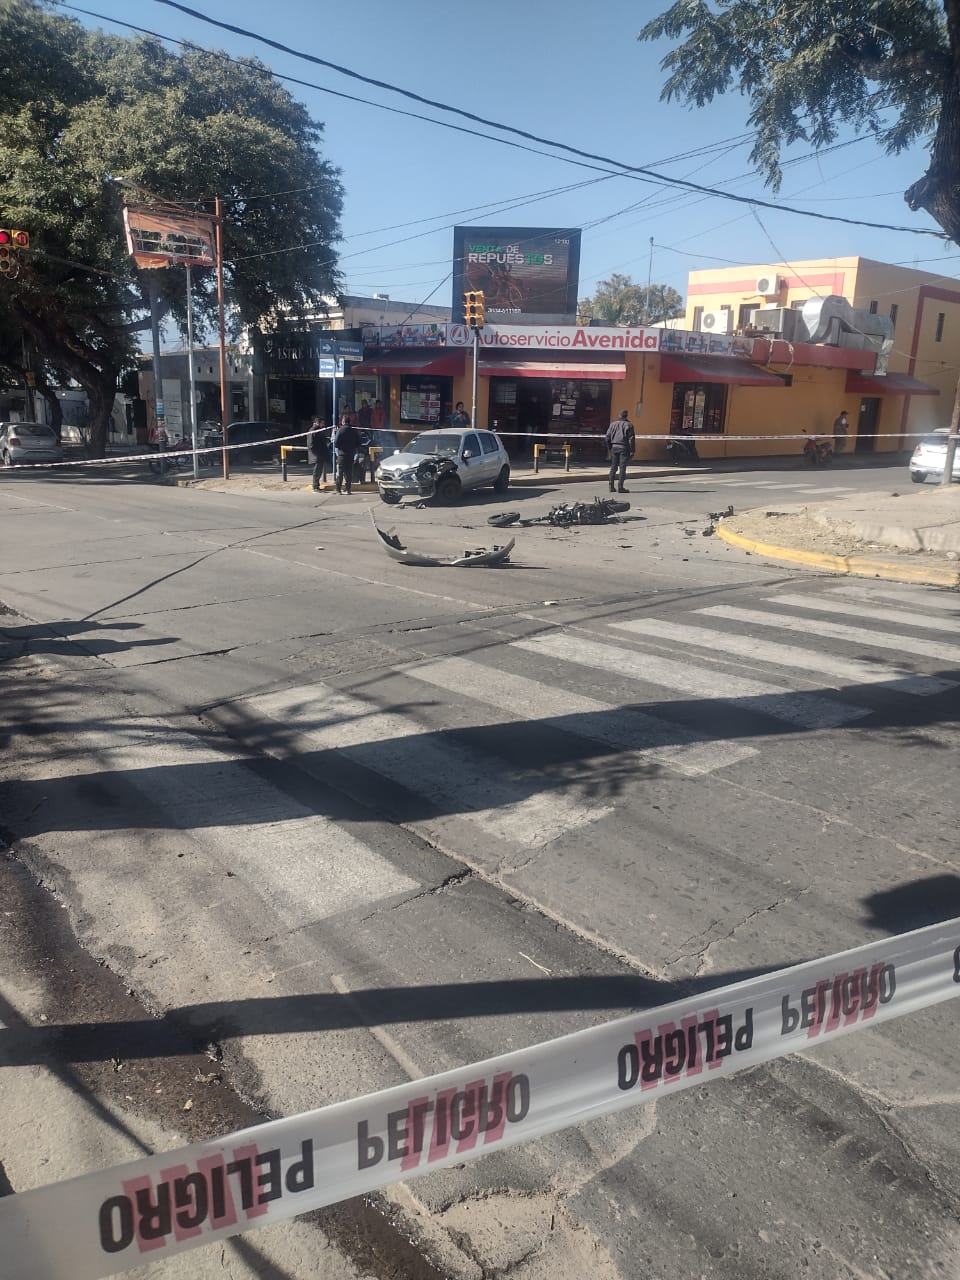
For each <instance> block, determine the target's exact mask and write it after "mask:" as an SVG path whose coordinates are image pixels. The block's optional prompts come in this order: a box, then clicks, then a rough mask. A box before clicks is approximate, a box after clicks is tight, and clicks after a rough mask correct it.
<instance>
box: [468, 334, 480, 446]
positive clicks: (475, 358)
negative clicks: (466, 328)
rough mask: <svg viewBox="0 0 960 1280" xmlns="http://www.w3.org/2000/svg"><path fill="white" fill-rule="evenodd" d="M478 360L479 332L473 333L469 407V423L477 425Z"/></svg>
mask: <svg viewBox="0 0 960 1280" xmlns="http://www.w3.org/2000/svg"><path fill="white" fill-rule="evenodd" d="M479 360H480V330H479V329H474V331H473V396H472V402H471V406H470V422H471V423H472V424H473V426H474V427H475V426H476V425H477V369H478V365H479Z"/></svg>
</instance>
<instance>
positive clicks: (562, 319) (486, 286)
mask: <svg viewBox="0 0 960 1280" xmlns="http://www.w3.org/2000/svg"><path fill="white" fill-rule="evenodd" d="M579 283H580V231H579V230H578V229H577V228H571V227H566V228H560V227H454V229H453V313H454V315H455V316H457V317H462V315H463V295H464V292H465V291H467V290H473V289H478V290H480V291H481V292H482V293H483V296H484V310H485V313H486V315H487V316H488V317H489V318H491V319H492V320H494V321H495V322H496V321H498V320H503V321H505V322H506V323H510V322H511V320H516V321H517V322H518V323H522V322H523V321H524V320H528V321H532V322H533V323H537V324H564V323H567V322H571V321H572V320H573V319H574V318H575V316H576V312H577V290H578V287H579Z"/></svg>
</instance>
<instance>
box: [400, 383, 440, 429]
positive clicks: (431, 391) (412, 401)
mask: <svg viewBox="0 0 960 1280" xmlns="http://www.w3.org/2000/svg"><path fill="white" fill-rule="evenodd" d="M452 398H453V379H452V378H430V377H427V376H425V375H423V374H407V375H405V376H404V377H402V378H401V379H400V421H401V422H410V423H416V424H424V425H426V426H430V427H436V426H439V425H440V423H441V422H445V421H446V419H447V418H448V417H449V415H450V410H451V408H452V404H451V401H452Z"/></svg>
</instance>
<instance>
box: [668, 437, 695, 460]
mask: <svg viewBox="0 0 960 1280" xmlns="http://www.w3.org/2000/svg"><path fill="white" fill-rule="evenodd" d="M667 459H668V460H669V461H670V462H672V463H673V465H674V466H675V467H678V466H680V465H681V464H682V463H684V462H699V461H700V455H699V453H697V442H696V440H693V439H691V438H690V436H674V437H673V438H672V439H670V440H668V441H667Z"/></svg>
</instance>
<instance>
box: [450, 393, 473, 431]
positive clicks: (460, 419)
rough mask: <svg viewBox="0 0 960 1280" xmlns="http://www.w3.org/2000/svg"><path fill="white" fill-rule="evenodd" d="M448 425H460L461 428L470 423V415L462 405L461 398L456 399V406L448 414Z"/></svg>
mask: <svg viewBox="0 0 960 1280" xmlns="http://www.w3.org/2000/svg"><path fill="white" fill-rule="evenodd" d="M450 425H451V427H460V428H461V430H462V429H463V428H464V427H469V425H470V415H469V413H467V411H466V409H465V408H464V407H463V401H462V400H458V401H457V404H456V408H455V409H454V411H453V413H451V415H450Z"/></svg>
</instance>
